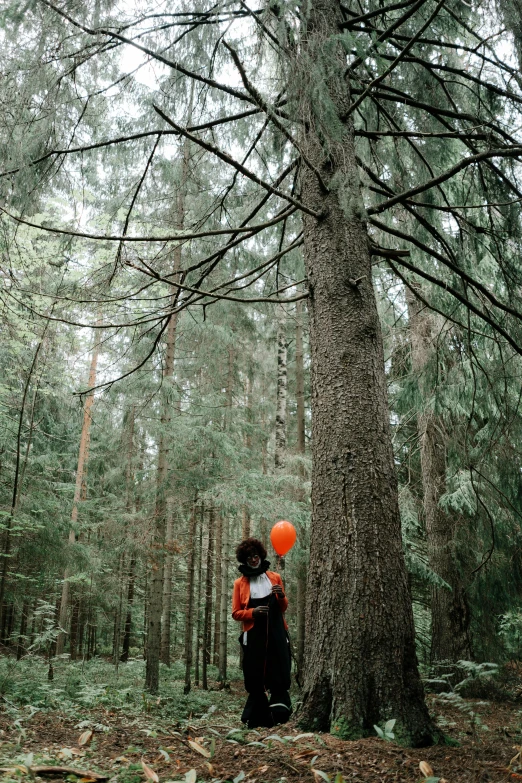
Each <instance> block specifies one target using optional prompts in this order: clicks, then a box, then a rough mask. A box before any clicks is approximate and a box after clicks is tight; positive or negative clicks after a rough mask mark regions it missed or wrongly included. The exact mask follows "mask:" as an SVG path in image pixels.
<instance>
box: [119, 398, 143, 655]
mask: <svg viewBox="0 0 522 783" xmlns="http://www.w3.org/2000/svg"><path fill="white" fill-rule="evenodd" d="M125 424H126V430H127V432H126V435H127V437H126V440H127V466H126V468H125V485H126V486H125V494H126V501H125V510H126V512H127V515H128V517H130V515H131V514H132V512H133V511H134V510H135V511H137V510H138V505H139V500H138V499H137V498H135V492H134V481H135V473H134V430H135V425H136V406H135V405H132V406H131V408H130V410H129V412H128V416H127V421H126V422H125ZM127 544H128V545H130V546H133V542H132V541H129V538H128V532H127ZM135 579H136V555H135V554H134V552H132V553H131V555H130V557H129V567H128V570H127V604H126V606H127V609H126V614H125V625H124V628H123V642H122V645H121V656H120V661H121V662H122V663H126V662H127V661H128V660H129V654H130V646H131V634H132V605H133V602H134V582H135Z"/></svg>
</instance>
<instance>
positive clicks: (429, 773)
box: [419, 761, 435, 778]
mask: <svg viewBox="0 0 522 783" xmlns="http://www.w3.org/2000/svg"><path fill="white" fill-rule="evenodd" d="M419 769H420V771H421V772H422V774H423V775H424V777H425V778H432V777H434V775H435V773H434V772H433V767H431V766H430V765H429V764H428V762H427V761H420V762H419Z"/></svg>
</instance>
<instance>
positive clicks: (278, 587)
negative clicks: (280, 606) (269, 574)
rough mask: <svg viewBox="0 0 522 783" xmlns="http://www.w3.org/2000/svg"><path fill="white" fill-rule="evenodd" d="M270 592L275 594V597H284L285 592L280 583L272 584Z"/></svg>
mask: <svg viewBox="0 0 522 783" xmlns="http://www.w3.org/2000/svg"><path fill="white" fill-rule="evenodd" d="M272 592H273V594H274V595H275V596H276V598H284V596H285V593H284V590H283V588H282V587H281V585H274V586H273V587H272Z"/></svg>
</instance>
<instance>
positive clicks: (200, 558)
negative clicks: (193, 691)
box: [194, 508, 205, 688]
mask: <svg viewBox="0 0 522 783" xmlns="http://www.w3.org/2000/svg"><path fill="white" fill-rule="evenodd" d="M204 516H205V515H204V511H203V508H202V510H201V524H200V526H199V542H198V553H197V565H196V568H197V572H198V588H197V600H196V660H195V662H194V685H195V686H196V688H198V687H199V659H200V652H201V648H202V644H201V593H202V590H201V588H202V584H203V581H202V580H203V520H204ZM203 654H204V653H203Z"/></svg>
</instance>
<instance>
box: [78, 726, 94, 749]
mask: <svg viewBox="0 0 522 783" xmlns="http://www.w3.org/2000/svg"><path fill="white" fill-rule="evenodd" d="M93 734H94V732H93V731H92V729H87V731H84V732H83V734H80V736H79V738H78V747H79V748H81V747H82V746H83V745H88V744H89V742H90V741H91V740H92V737H93Z"/></svg>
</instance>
